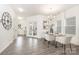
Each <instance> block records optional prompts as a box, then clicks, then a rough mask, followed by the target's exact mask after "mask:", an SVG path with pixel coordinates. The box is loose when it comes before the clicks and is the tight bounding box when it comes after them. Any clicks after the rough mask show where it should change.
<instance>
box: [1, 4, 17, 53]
mask: <svg viewBox="0 0 79 59" xmlns="http://www.w3.org/2000/svg"><path fill="white" fill-rule="evenodd" d="M5 11H6V12H9V13H10V14H11V16H12V22H13V23H12V28H11V29H10V30H6V29H5V28H4V27H3V25H2V23H1V22H0V52H2V51H3V50H4V49H5V48H6V47H7V46H8V45H9V44H10V43H12V41H13V40H14V38H15V37H14V36H15V35H14V34H15V32H14V29H15V28H16V18H15V13H14V11H13V10H12V9H11V8H10V7H9V6H8V5H0V18H1V17H2V13H3V12H5ZM0 20H1V19H0Z"/></svg>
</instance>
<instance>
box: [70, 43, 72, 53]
mask: <svg viewBox="0 0 79 59" xmlns="http://www.w3.org/2000/svg"><path fill="white" fill-rule="evenodd" d="M70 50H71V52H72V47H71V44H70Z"/></svg>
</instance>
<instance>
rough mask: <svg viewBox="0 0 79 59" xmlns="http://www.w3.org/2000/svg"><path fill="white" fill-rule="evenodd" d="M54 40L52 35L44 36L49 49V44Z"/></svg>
mask: <svg viewBox="0 0 79 59" xmlns="http://www.w3.org/2000/svg"><path fill="white" fill-rule="evenodd" d="M54 40H55V37H54V35H53V34H45V41H47V42H48V47H49V44H50V42H52V41H54Z"/></svg>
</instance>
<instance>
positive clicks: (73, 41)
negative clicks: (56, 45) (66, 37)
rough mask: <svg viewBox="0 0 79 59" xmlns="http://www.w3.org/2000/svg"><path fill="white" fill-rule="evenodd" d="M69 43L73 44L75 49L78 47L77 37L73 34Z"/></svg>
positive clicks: (78, 40)
mask: <svg viewBox="0 0 79 59" xmlns="http://www.w3.org/2000/svg"><path fill="white" fill-rule="evenodd" d="M70 43H71V45H73V46H74V47H75V49H77V47H78V49H79V37H78V36H74V37H73V38H72V39H71V41H70Z"/></svg>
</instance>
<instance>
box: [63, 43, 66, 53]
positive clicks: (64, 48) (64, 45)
mask: <svg viewBox="0 0 79 59" xmlns="http://www.w3.org/2000/svg"><path fill="white" fill-rule="evenodd" d="M63 47H64V54H66V45H65V44H64V45H63Z"/></svg>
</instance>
